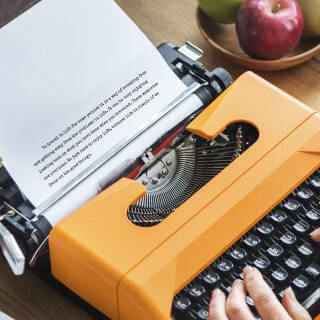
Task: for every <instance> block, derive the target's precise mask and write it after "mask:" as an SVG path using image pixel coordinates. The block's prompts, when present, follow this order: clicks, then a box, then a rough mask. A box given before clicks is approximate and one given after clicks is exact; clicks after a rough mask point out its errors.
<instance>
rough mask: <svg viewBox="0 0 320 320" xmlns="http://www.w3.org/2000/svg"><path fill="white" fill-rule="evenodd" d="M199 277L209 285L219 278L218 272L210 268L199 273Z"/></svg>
mask: <svg viewBox="0 0 320 320" xmlns="http://www.w3.org/2000/svg"><path fill="white" fill-rule="evenodd" d="M201 278H202V280H203V281H204V282H205V283H206V284H208V285H210V286H213V285H215V284H216V283H217V282H218V281H219V280H220V276H219V274H218V273H216V272H213V271H212V270H208V271H204V272H203V274H202V275H201Z"/></svg>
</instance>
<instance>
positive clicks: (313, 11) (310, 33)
mask: <svg viewBox="0 0 320 320" xmlns="http://www.w3.org/2000/svg"><path fill="white" fill-rule="evenodd" d="M298 2H299V4H300V7H301V10H302V13H303V19H304V31H303V35H302V37H304V38H315V37H320V0H298Z"/></svg>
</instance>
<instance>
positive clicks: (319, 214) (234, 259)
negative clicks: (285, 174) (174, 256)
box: [172, 169, 320, 320]
mask: <svg viewBox="0 0 320 320" xmlns="http://www.w3.org/2000/svg"><path fill="white" fill-rule="evenodd" d="M318 227H320V169H318V171H316V172H315V173H314V174H312V175H311V176H310V177H309V178H308V179H306V180H305V181H304V182H303V183H302V184H301V185H300V186H299V187H298V188H297V189H296V190H295V191H294V192H292V193H291V194H290V195H289V196H288V197H287V198H285V199H284V200H283V201H282V202H281V203H280V204H279V205H278V206H277V207H276V208H274V209H273V210H272V211H271V212H270V213H269V214H268V215H267V216H265V217H264V218H263V219H262V220H261V221H260V222H259V223H258V224H257V225H255V226H254V227H253V228H252V229H251V230H250V231H249V232H248V233H246V234H245V235H244V236H243V237H242V238H241V239H240V240H239V241H237V242H236V243H235V244H234V245H233V246H232V247H230V248H229V249H228V250H227V251H226V252H225V253H224V254H223V255H222V256H220V257H219V258H218V259H217V260H216V261H214V262H213V263H212V264H211V265H210V266H209V267H208V268H207V269H205V270H204V271H203V272H202V273H201V274H199V275H198V276H197V277H196V278H195V279H193V280H192V282H190V283H189V284H188V285H187V286H186V287H185V288H183V289H182V290H181V291H180V292H179V293H178V294H177V295H176V296H175V297H174V300H173V304H172V318H173V319H176V320H204V319H207V317H208V305H209V302H210V297H211V293H212V291H213V290H214V289H215V288H220V289H221V290H222V291H224V292H225V294H226V295H227V294H228V293H229V292H230V290H231V286H232V283H233V281H234V280H235V279H241V278H243V273H242V270H243V268H244V267H245V266H246V265H252V266H254V267H256V268H257V269H259V270H260V271H261V273H262V274H263V276H264V278H265V280H266V282H267V283H268V284H269V286H270V287H271V288H272V289H273V290H274V292H275V294H276V295H277V296H278V297H279V299H280V298H281V297H282V294H283V291H284V290H285V289H286V288H287V287H289V286H291V287H292V288H293V290H294V291H295V294H296V296H297V298H298V300H299V301H300V302H301V303H302V304H303V306H304V307H305V308H306V309H308V310H309V311H310V310H312V309H313V308H314V306H315V305H316V304H317V303H318V301H320V245H319V244H316V243H315V242H314V241H312V239H311V238H310V236H309V233H310V232H312V231H313V230H315V229H316V228H318ZM247 304H248V305H249V307H250V308H251V309H252V311H253V313H254V314H256V315H257V313H256V310H255V308H254V303H253V301H252V300H251V298H250V296H248V297H247ZM311 313H312V312H311ZM257 317H258V315H257Z"/></svg>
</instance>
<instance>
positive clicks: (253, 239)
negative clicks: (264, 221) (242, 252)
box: [243, 233, 261, 247]
mask: <svg viewBox="0 0 320 320" xmlns="http://www.w3.org/2000/svg"><path fill="white" fill-rule="evenodd" d="M243 241H244V243H245V244H246V245H247V246H249V247H255V246H257V245H258V244H259V243H260V242H261V239H260V238H259V237H258V236H257V235H255V234H253V233H249V234H248V235H247V236H245V238H244V240H243Z"/></svg>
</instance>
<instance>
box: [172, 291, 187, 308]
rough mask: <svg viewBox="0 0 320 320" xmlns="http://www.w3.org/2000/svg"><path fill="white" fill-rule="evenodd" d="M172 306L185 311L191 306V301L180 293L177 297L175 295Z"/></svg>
mask: <svg viewBox="0 0 320 320" xmlns="http://www.w3.org/2000/svg"><path fill="white" fill-rule="evenodd" d="M173 306H174V307H175V308H176V309H177V310H180V311H185V310H187V309H188V308H189V307H190V306H191V301H190V300H189V299H188V298H187V297H185V296H184V295H182V294H180V295H178V296H177V297H175V299H174V302H173Z"/></svg>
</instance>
